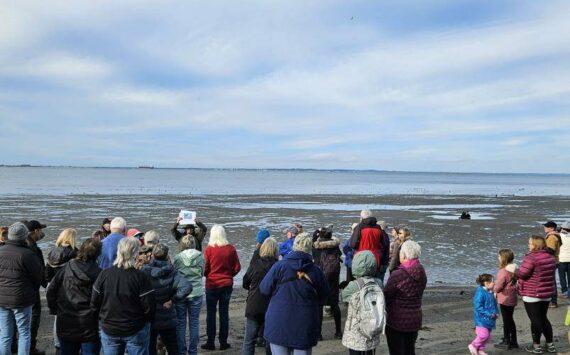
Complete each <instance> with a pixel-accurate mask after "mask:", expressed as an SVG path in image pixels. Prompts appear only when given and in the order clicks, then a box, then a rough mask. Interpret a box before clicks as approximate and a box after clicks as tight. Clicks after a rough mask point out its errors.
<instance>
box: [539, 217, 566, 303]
mask: <svg viewBox="0 0 570 355" xmlns="http://www.w3.org/2000/svg"><path fill="white" fill-rule="evenodd" d="M543 226H544V234H545V237H544V239H545V240H546V247H547V248H549V249H550V250H552V255H554V257H555V258H556V269H559V268H560V264H559V262H558V256H559V255H560V246H561V245H562V239H560V233H558V232H557V231H556V227H557V225H556V222H554V221H548V222H546V223H544V224H543ZM556 307H558V288H557V286H556V271H555V272H554V293H553V294H552V300H551V301H550V308H556Z"/></svg>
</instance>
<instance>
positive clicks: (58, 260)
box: [46, 247, 77, 282]
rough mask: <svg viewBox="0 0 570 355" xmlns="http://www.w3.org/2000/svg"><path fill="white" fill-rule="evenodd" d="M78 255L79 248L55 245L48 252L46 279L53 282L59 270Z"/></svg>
mask: <svg viewBox="0 0 570 355" xmlns="http://www.w3.org/2000/svg"><path fill="white" fill-rule="evenodd" d="M76 256H77V249H74V248H72V247H55V248H53V249H52V250H50V252H49V253H48V256H47V264H46V280H47V282H51V280H52V279H53V277H54V276H55V273H56V272H57V270H59V269H60V268H62V267H63V266H64V265H65V263H67V262H68V261H69V260H71V259H73V258H75V257H76Z"/></svg>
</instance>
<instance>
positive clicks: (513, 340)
mask: <svg viewBox="0 0 570 355" xmlns="http://www.w3.org/2000/svg"><path fill="white" fill-rule="evenodd" d="M518 348H519V343H518V342H517V333H516V332H513V333H512V334H511V336H510V341H509V347H508V348H507V350H511V349H518Z"/></svg>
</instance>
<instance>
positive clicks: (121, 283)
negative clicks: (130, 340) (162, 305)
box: [91, 266, 155, 337]
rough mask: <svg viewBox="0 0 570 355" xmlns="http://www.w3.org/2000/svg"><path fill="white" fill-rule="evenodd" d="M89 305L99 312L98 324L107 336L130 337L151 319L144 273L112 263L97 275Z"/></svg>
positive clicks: (150, 299) (152, 306)
mask: <svg viewBox="0 0 570 355" xmlns="http://www.w3.org/2000/svg"><path fill="white" fill-rule="evenodd" d="M91 308H93V311H94V312H98V313H99V321H100V326H101V328H102V329H103V330H104V331H105V333H106V334H107V335H110V336H115V337H126V336H131V335H134V334H136V333H137V332H139V331H140V330H141V329H142V328H143V327H144V326H145V324H146V323H148V322H152V320H153V317H154V310H155V300H154V289H153V288H152V284H151V283H150V279H149V277H148V276H147V275H146V274H145V273H144V272H142V271H140V270H137V269H135V268H130V269H119V268H118V267H116V266H112V267H110V268H107V269H105V270H103V271H101V273H100V274H99V277H97V280H96V281H95V284H94V285H93V294H92V295H91Z"/></svg>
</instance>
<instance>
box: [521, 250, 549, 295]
mask: <svg viewBox="0 0 570 355" xmlns="http://www.w3.org/2000/svg"><path fill="white" fill-rule="evenodd" d="M555 270H556V259H555V258H554V256H553V255H552V254H550V253H549V252H548V251H547V250H535V251H531V252H529V253H528V254H526V255H525V257H524V259H523V261H522V263H521V266H520V268H518V269H516V271H515V275H516V277H517V278H518V279H519V280H518V288H519V294H520V295H521V296H527V297H534V298H550V297H551V296H552V294H553V293H554V277H555V276H554V271H555Z"/></svg>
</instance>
